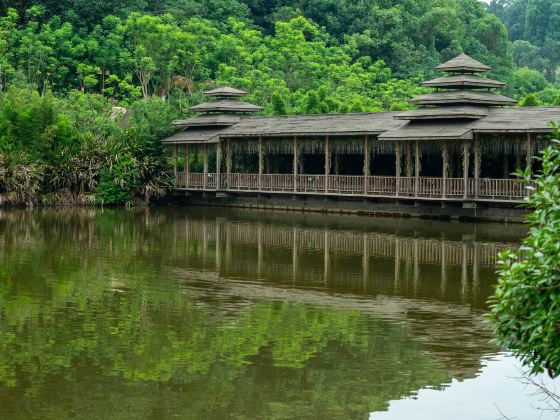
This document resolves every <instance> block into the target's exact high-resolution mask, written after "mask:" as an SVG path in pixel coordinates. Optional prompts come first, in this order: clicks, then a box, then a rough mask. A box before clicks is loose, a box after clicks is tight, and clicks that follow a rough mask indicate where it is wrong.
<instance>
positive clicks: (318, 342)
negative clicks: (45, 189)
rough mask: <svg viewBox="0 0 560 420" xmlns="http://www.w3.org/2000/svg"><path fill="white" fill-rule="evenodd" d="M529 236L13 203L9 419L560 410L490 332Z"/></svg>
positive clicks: (2, 217) (485, 228)
mask: <svg viewBox="0 0 560 420" xmlns="http://www.w3.org/2000/svg"><path fill="white" fill-rule="evenodd" d="M524 234H525V228H524V227H523V226H522V225H499V224H459V223H451V222H447V223H442V222H431V221H422V220H414V219H381V218H366V217H353V216H334V215H331V216H327V215H317V214H301V213H280V212H278V213H275V212H257V211H238V210H225V209H205V208H182V207H174V208H149V209H136V210H131V211H126V210H101V209H48V210H1V211H0V418H2V419H4V418H6V419H10V418H18V419H19V418H21V419H29V418H49V419H50V418H52V419H64V418H77V419H111V418H118V419H134V418H148V419H149V418H153V419H162V418H186V419H214V418H215V419H221V418H233V419H253V418H270V419H290V418H317V419H329V418H357V419H363V418H372V419H450V418H453V419H479V418H480V419H486V418H487V419H498V418H503V417H501V416H502V415H506V416H509V417H512V418H516V419H532V418H543V419H546V418H553V417H547V413H544V415H542V416H541V413H540V411H538V410H537V407H538V406H539V399H538V398H536V397H535V396H531V395H530V394H531V393H532V391H531V390H530V389H527V388H526V387H524V386H523V385H522V384H521V383H520V382H519V381H518V380H517V379H516V378H515V376H516V375H517V376H519V367H518V363H517V362H516V361H515V359H513V358H512V357H510V356H509V355H508V354H507V353H504V352H503V351H501V350H500V349H498V348H496V347H495V346H494V345H493V344H491V342H490V341H491V338H492V336H491V333H490V331H489V328H488V326H487V325H485V323H484V313H485V312H486V311H487V306H486V303H485V302H486V300H487V298H488V296H489V295H490V294H491V293H492V289H493V285H494V283H495V281H496V277H495V274H494V270H495V255H496V253H497V252H498V251H499V250H502V249H505V248H508V247H515V246H517V245H518V244H519V241H520V240H521V238H522V237H523V235H524ZM552 385H554V384H552ZM539 416H541V417H539Z"/></svg>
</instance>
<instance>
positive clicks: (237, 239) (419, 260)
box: [175, 218, 515, 306]
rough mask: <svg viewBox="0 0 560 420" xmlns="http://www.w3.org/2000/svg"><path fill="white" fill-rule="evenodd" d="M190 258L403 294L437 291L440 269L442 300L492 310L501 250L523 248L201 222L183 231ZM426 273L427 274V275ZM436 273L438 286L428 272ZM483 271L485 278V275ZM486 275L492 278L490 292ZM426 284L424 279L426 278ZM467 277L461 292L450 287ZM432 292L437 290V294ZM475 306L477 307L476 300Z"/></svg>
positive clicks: (242, 270)
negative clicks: (470, 299) (491, 297)
mask: <svg viewBox="0 0 560 420" xmlns="http://www.w3.org/2000/svg"><path fill="white" fill-rule="evenodd" d="M175 231H176V232H177V234H178V235H180V237H179V238H178V239H179V241H180V242H182V240H183V235H184V240H185V242H186V243H188V244H189V245H190V246H189V248H188V250H187V257H188V258H189V259H191V261H193V260H196V259H197V258H198V259H199V261H200V262H201V263H202V266H203V267H204V268H206V269H208V268H209V269H211V270H216V271H217V272H219V273H221V274H222V275H225V276H237V277H239V276H241V277H243V278H245V277H247V278H251V279H255V278H256V279H267V280H273V281H274V280H276V281H280V282H285V281H286V280H287V279H289V281H290V282H297V283H299V284H308V285H315V286H320V287H325V286H328V287H336V288H357V287H359V289H360V290H361V291H365V290H366V289H370V290H371V289H372V287H371V283H372V282H373V283H374V285H373V288H374V289H375V288H379V287H381V288H385V289H387V288H389V289H391V290H393V291H395V292H397V293H401V292H403V288H404V289H406V287H405V286H406V284H410V286H411V287H412V289H413V291H414V294H415V296H416V295H417V292H418V291H419V290H420V289H422V287H428V288H430V290H425V292H426V295H429V293H433V289H434V285H433V282H432V281H431V280H433V278H434V268H435V269H436V273H437V272H439V279H438V281H439V285H437V287H435V289H436V290H438V295H439V296H442V297H443V296H445V297H451V296H452V295H459V296H456V297H459V298H460V299H461V300H463V299H464V298H466V297H467V296H469V295H470V296H472V297H473V298H475V299H476V300H477V303H478V304H480V305H481V306H483V305H484V301H485V300H486V298H487V296H488V294H489V293H490V287H491V285H492V283H493V280H494V275H493V272H494V267H495V264H496V260H497V255H498V253H499V252H500V251H502V250H504V249H507V248H510V247H515V245H513V244H507V243H498V242H477V241H458V240H441V239H435V238H421V237H406V236H398V235H394V234H389V233H378V232H357V231H352V230H333V229H330V228H320V227H305V226H289V225H285V224H283V225H276V224H264V223H261V222H257V221H254V222H252V221H232V220H225V219H213V220H212V219H196V218H194V219H193V218H190V219H187V220H185V221H184V226H183V227H181V228H176V229H175ZM421 272H422V275H421ZM427 272H429V273H430V274H429V280H430V282H431V283H430V284H429V285H425V286H422V283H426V280H427V277H426V275H425V273H427ZM481 273H482V274H481ZM481 275H482V276H483V278H484V276H486V277H485V278H487V279H488V278H490V280H491V281H484V282H483V285H482V287H484V288H486V289H488V290H484V291H482V293H481V290H480V287H481ZM420 280H422V281H420ZM455 280H460V284H456V286H455V287H448V286H449V283H450V282H455ZM430 291H431V292H430ZM473 303H474V302H473Z"/></svg>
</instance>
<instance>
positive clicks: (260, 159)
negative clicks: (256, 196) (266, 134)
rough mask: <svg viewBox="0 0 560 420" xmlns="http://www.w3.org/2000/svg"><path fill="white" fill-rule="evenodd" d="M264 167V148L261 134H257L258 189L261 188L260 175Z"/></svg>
mask: <svg viewBox="0 0 560 420" xmlns="http://www.w3.org/2000/svg"><path fill="white" fill-rule="evenodd" d="M263 169H264V150H263V140H262V136H259V191H261V190H262V175H263Z"/></svg>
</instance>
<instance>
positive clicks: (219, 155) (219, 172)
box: [216, 141, 222, 190]
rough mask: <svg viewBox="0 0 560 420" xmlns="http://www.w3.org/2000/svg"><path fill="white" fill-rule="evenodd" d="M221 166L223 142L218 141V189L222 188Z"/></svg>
mask: <svg viewBox="0 0 560 420" xmlns="http://www.w3.org/2000/svg"><path fill="white" fill-rule="evenodd" d="M221 166H222V144H221V143H220V142H219V141H218V143H216V190H219V189H220V178H221V169H222V168H221Z"/></svg>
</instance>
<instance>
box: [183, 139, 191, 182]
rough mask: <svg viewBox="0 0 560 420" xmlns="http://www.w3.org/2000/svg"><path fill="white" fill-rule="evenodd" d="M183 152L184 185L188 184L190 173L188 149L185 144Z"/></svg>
mask: <svg viewBox="0 0 560 420" xmlns="http://www.w3.org/2000/svg"><path fill="white" fill-rule="evenodd" d="M184 153H185V172H186V180H185V182H186V187H189V186H190V173H191V161H190V158H191V157H190V150H189V145H188V144H185V149H184Z"/></svg>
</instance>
